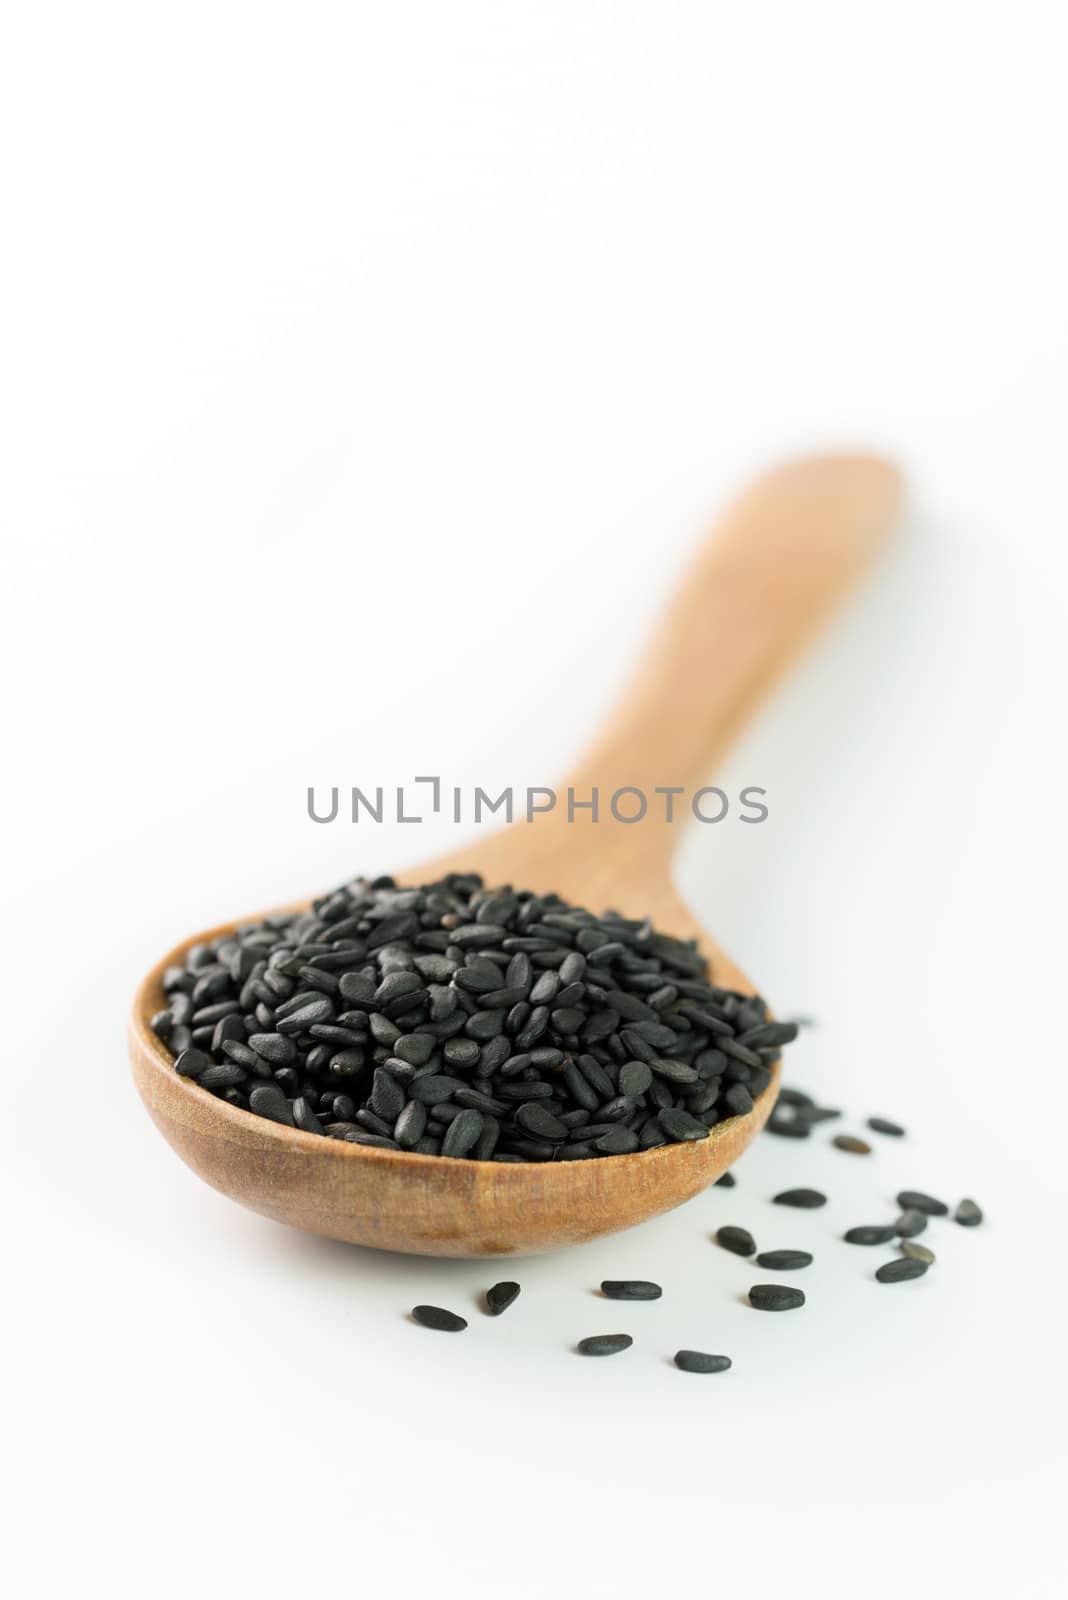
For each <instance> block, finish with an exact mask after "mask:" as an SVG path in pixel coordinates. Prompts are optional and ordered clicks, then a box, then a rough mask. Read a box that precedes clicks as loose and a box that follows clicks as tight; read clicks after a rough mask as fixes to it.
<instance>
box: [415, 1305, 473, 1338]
mask: <svg viewBox="0 0 1068 1600" xmlns="http://www.w3.org/2000/svg"><path fill="white" fill-rule="evenodd" d="M412 1320H413V1322H418V1324H419V1326H420V1327H421V1328H436V1329H437V1330H438V1331H439V1332H440V1333H461V1332H462V1331H463V1329H464V1328H466V1327H467V1323H466V1322H465V1321H464V1319H463V1317H458V1316H457V1315H456V1312H455V1311H446V1310H444V1308H443V1307H441V1306H413V1307H412Z"/></svg>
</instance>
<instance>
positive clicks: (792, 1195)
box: [774, 1189, 827, 1211]
mask: <svg viewBox="0 0 1068 1600" xmlns="http://www.w3.org/2000/svg"><path fill="white" fill-rule="evenodd" d="M774 1203H775V1205H777V1206H797V1207H799V1208H800V1209H801V1210H802V1211H814V1210H815V1209H816V1208H817V1207H818V1206H825V1205H826V1204H827V1196H826V1195H825V1194H821V1193H820V1191H819V1190H818V1189H784V1190H783V1191H782V1193H781V1194H777V1195H776V1196H775V1201H774Z"/></svg>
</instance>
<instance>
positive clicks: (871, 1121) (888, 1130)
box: [868, 1117, 905, 1139]
mask: <svg viewBox="0 0 1068 1600" xmlns="http://www.w3.org/2000/svg"><path fill="white" fill-rule="evenodd" d="M868 1127H869V1128H870V1129H871V1131H872V1133H885V1134H886V1135H887V1136H888V1137H889V1138H891V1139H903V1138H904V1137H905V1130H904V1128H903V1127H902V1126H901V1124H900V1123H899V1122H888V1121H887V1119H886V1118H885V1117H869V1118H868Z"/></svg>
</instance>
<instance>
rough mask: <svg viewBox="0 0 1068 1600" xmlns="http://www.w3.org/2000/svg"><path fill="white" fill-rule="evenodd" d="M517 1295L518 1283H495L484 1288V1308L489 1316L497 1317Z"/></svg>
mask: <svg viewBox="0 0 1068 1600" xmlns="http://www.w3.org/2000/svg"><path fill="white" fill-rule="evenodd" d="M518 1297H519V1285H518V1283H509V1282H505V1283H495V1284H494V1285H493V1288H492V1289H487V1290H486V1310H487V1311H488V1312H489V1314H490V1316H491V1317H499V1316H500V1314H501V1312H502V1311H507V1310H508V1307H509V1306H510V1305H512V1304H513V1302H514V1301H515V1300H517V1299H518Z"/></svg>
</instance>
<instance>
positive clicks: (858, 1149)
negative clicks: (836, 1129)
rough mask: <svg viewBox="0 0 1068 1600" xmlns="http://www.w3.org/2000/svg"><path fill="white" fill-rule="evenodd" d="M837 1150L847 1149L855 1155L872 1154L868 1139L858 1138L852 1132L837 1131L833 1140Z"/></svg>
mask: <svg viewBox="0 0 1068 1600" xmlns="http://www.w3.org/2000/svg"><path fill="white" fill-rule="evenodd" d="M831 1143H832V1144H833V1145H834V1147H835V1149H836V1150H847V1151H848V1152H849V1154H850V1155H853V1156H870V1155H871V1145H870V1144H869V1143H868V1142H867V1140H866V1139H856V1138H854V1136H853V1135H852V1134H851V1133H836V1134H835V1136H834V1138H833V1139H832V1140H831Z"/></svg>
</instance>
